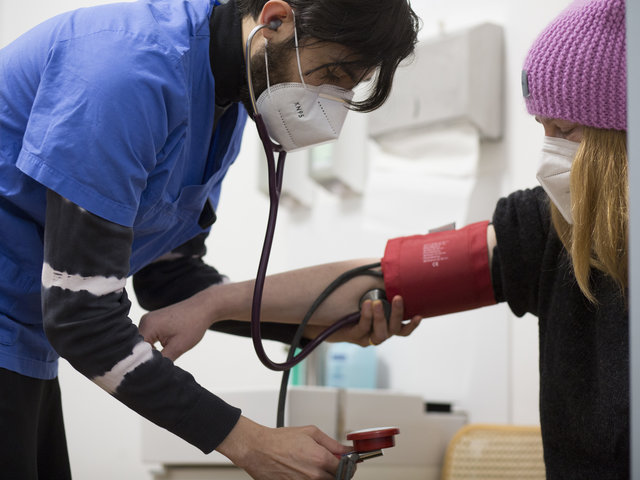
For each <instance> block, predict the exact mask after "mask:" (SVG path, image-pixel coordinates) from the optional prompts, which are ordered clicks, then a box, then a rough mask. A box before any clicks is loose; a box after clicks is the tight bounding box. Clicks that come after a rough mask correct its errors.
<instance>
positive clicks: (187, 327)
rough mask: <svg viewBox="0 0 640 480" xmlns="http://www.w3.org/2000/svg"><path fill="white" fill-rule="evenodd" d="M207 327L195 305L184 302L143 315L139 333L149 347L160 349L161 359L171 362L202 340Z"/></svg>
mask: <svg viewBox="0 0 640 480" xmlns="http://www.w3.org/2000/svg"><path fill="white" fill-rule="evenodd" d="M211 323H212V321H211V319H210V317H209V315H208V314H207V313H206V312H205V311H204V310H203V309H201V308H199V304H198V303H197V302H194V301H189V300H188V299H187V300H185V301H182V302H179V303H176V304H173V305H170V306H168V307H166V308H161V309H160V310H155V311H153V312H149V313H147V314H145V315H143V316H142V318H141V319H140V325H139V330H140V334H141V335H142V336H143V337H144V339H145V340H146V341H147V342H149V343H150V344H152V345H154V344H156V343H160V344H161V345H162V347H163V349H162V355H164V356H165V357H167V358H170V359H171V360H173V361H175V360H176V359H177V358H178V357H179V356H180V355H182V354H183V353H185V352H186V351H188V350H190V349H191V348H193V347H194V346H196V344H197V343H198V342H199V341H200V340H202V337H203V336H204V334H205V332H206V331H207V328H209V326H210V325H211Z"/></svg>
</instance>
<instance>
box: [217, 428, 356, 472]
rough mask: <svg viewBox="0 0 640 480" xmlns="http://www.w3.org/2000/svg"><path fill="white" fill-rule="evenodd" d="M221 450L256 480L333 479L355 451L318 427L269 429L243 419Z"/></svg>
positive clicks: (225, 440)
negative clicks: (341, 461) (343, 459)
mask: <svg viewBox="0 0 640 480" xmlns="http://www.w3.org/2000/svg"><path fill="white" fill-rule="evenodd" d="M217 450H218V451H219V452H220V453H222V454H223V455H225V456H226V457H228V458H229V459H230V460H231V461H232V462H233V463H235V464H236V465H237V466H239V467H241V468H243V469H244V470H245V471H246V472H247V473H248V474H249V475H251V477H252V478H254V479H256V480H332V479H333V478H335V474H336V470H337V469H338V463H339V460H338V458H339V457H340V456H341V455H343V454H345V453H348V452H350V451H352V450H353V448H349V447H346V446H344V445H342V444H340V443H339V442H337V441H336V440H334V439H332V438H330V437H328V436H327V435H326V434H324V433H323V432H322V431H320V430H319V429H318V428H317V427H313V426H307V427H286V428H268V427H264V426H262V425H259V424H257V423H255V422H252V421H251V420H249V419H248V418H246V417H240V420H238V423H237V424H236V426H235V427H234V428H233V430H231V433H229V435H228V436H227V438H225V439H224V441H223V442H222V443H221V444H220V445H219V446H218V448H217Z"/></svg>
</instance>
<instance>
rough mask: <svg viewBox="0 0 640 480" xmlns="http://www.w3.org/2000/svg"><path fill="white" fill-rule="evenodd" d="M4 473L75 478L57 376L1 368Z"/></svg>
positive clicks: (23, 479)
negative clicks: (29, 374) (43, 376)
mask: <svg viewBox="0 0 640 480" xmlns="http://www.w3.org/2000/svg"><path fill="white" fill-rule="evenodd" d="M0 477H2V478H3V479H7V480H69V479H70V478H71V468H70V466H69V454H68V452H67V439H66V436H65V432H64V422H63V419H62V402H61V398H60V384H59V383H58V379H57V378H55V379H53V380H39V379H37V378H31V377H25V376H24V375H20V374H18V373H15V372H12V371H10V370H6V369H4V368H0Z"/></svg>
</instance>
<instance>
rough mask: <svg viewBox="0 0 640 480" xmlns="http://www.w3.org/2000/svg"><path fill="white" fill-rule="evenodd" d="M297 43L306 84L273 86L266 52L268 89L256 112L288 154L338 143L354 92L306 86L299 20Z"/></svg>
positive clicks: (321, 86)
mask: <svg viewBox="0 0 640 480" xmlns="http://www.w3.org/2000/svg"><path fill="white" fill-rule="evenodd" d="M294 41H295V48H296V58H297V61H298V73H299V74H300V80H301V82H302V83H295V82H291V83H278V84H276V85H273V86H271V85H269V64H268V62H267V49H266V48H265V52H264V60H265V64H266V70H267V89H266V90H265V91H264V92H262V94H261V95H260V97H258V100H257V101H256V108H257V110H258V112H259V113H260V115H261V116H262V119H263V120H264V123H265V125H266V127H267V131H268V132H269V136H270V137H271V138H273V139H274V140H275V141H276V142H278V143H279V144H280V145H282V147H283V148H284V150H285V151H287V152H293V151H295V150H299V149H302V148H306V147H310V146H312V145H319V144H321V143H326V142H330V141H333V140H336V139H337V138H338V136H339V135H340V130H342V125H343V124H344V120H345V118H346V116H347V113H348V112H349V109H348V108H347V105H348V102H349V101H350V100H351V99H352V98H353V91H352V90H346V89H344V88H340V87H337V86H335V85H320V86H312V85H306V84H305V83H304V78H303V75H302V67H301V66H300V52H299V49H298V35H297V33H296V30H295V17H294Z"/></svg>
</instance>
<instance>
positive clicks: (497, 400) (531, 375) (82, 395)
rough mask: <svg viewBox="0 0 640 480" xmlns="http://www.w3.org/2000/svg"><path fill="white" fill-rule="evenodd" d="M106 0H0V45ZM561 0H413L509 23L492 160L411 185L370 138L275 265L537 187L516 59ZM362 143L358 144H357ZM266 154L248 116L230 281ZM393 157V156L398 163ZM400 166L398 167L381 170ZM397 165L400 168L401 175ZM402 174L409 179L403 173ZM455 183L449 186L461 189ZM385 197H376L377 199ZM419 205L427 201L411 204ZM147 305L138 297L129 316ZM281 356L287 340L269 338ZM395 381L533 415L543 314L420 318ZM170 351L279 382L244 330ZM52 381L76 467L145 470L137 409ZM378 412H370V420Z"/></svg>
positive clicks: (392, 355) (193, 362)
mask: <svg viewBox="0 0 640 480" xmlns="http://www.w3.org/2000/svg"><path fill="white" fill-rule="evenodd" d="M98 3H106V2H104V1H97V0H64V1H60V0H59V1H56V2H51V1H47V0H21V1H20V2H18V1H15V0H0V46H2V45H5V44H6V43H8V42H10V41H11V40H12V39H13V38H15V37H16V36H18V35H19V34H20V33H22V32H23V31H25V30H26V29H28V28H29V27H30V26H32V25H35V24H37V23H38V22H40V21H41V20H43V19H45V18H47V17H49V16H51V15H53V14H55V13H58V12H61V11H65V10H68V9H71V8H76V7H79V6H88V5H93V4H98ZM567 3H568V0H561V1H560V2H558V1H555V0H536V1H534V0H527V1H524V0H523V1H518V2H513V1H510V0H482V1H478V0H447V1H446V2H445V1H444V0H414V1H413V6H414V8H415V9H416V11H417V13H418V14H419V15H420V16H421V18H422V19H423V22H424V28H423V31H422V34H421V38H427V37H430V36H432V35H435V34H437V32H438V31H440V30H441V29H444V30H445V31H450V30H456V29H458V28H461V27H465V26H468V25H472V24H475V23H479V22H482V21H492V22H495V23H498V24H501V25H503V27H504V31H505V61H506V65H505V70H506V74H505V79H504V82H505V92H504V96H505V110H504V115H505V126H504V132H505V134H504V139H503V141H501V142H497V143H492V144H484V145H483V146H482V159H483V160H482V161H483V163H484V164H486V165H487V167H486V168H485V169H484V170H483V173H482V175H481V176H480V177H479V178H478V179H477V181H476V182H475V185H473V182H471V183H470V181H469V180H468V179H466V180H465V179H456V178H453V179H452V178H449V179H448V180H447V179H445V178H424V179H423V184H424V190H419V186H420V184H419V183H418V184H416V182H415V178H412V179H411V180H412V183H411V185H412V187H411V188H412V189H411V190H410V194H409V193H408V190H407V186H406V185H407V183H406V182H408V181H409V180H410V179H409V178H408V176H410V173H411V171H412V170H411V168H414V167H415V166H411V165H409V166H407V165H406V163H403V161H402V160H401V159H394V158H393V157H390V156H389V155H385V154H383V153H382V152H381V151H380V150H379V149H378V148H377V147H376V146H375V145H368V146H367V148H369V149H370V151H371V155H372V168H371V172H370V177H369V183H368V185H367V188H366V191H365V194H364V195H363V196H362V197H361V198H339V197H337V196H335V195H331V194H329V193H328V192H326V191H325V190H323V189H322V188H320V187H318V188H317V189H316V191H315V203H314V207H313V208H312V209H310V210H305V209H301V208H289V207H284V206H283V207H282V209H281V212H280V215H279V219H278V228H277V230H276V241H275V244H274V245H275V246H274V249H273V253H272V257H271V258H272V259H271V263H270V268H269V272H270V273H274V272H277V271H282V270H287V269H291V268H297V267H300V266H304V265H311V264H316V263H321V262H327V261H335V260H339V259H344V258H352V257H361V256H362V257H368V256H374V257H379V256H381V255H382V253H383V250H384V245H385V242H386V239H388V238H391V237H394V236H399V235H405V234H412V233H421V232H425V231H426V230H428V229H429V228H432V227H434V226H438V225H441V224H443V223H448V222H449V221H456V222H457V223H458V225H464V224H466V223H469V222H472V221H476V220H480V219H484V218H490V216H491V213H492V211H493V208H494V205H495V201H496V200H497V199H498V198H499V197H500V196H501V195H504V194H507V193H509V192H510V191H512V190H514V189H516V188H521V187H526V186H532V185H535V176H534V172H535V165H536V161H537V152H538V150H539V146H540V141H541V138H542V131H541V129H540V128H539V126H538V125H537V124H536V123H535V121H534V120H533V119H531V118H530V117H529V116H528V115H527V114H526V111H525V108H524V104H523V101H522V99H521V93H520V70H521V65H522V62H523V60H524V56H525V54H526V52H527V49H528V47H529V45H530V43H531V42H532V41H533V39H534V38H535V36H536V34H537V33H538V32H539V31H540V29H541V28H543V27H544V25H545V24H546V23H547V22H548V21H549V20H550V19H551V18H552V17H553V16H554V15H555V14H556V13H557V12H558V11H560V9H561V8H562V7H563V6H564V5H566V4H567ZM363 148H364V147H363ZM259 161H260V157H259V155H258V147H257V140H256V135H255V133H254V129H253V126H252V125H251V124H249V125H248V128H247V130H246V133H245V144H244V146H243V149H242V152H241V154H240V158H239V159H238V160H237V162H236V165H234V166H233V167H232V169H231V171H230V173H229V177H228V179H227V181H226V183H225V186H224V188H223V192H222V199H221V203H220V207H219V209H218V222H217V223H216V224H215V226H214V228H213V233H212V236H211V238H210V241H209V244H208V248H209V253H208V260H209V261H210V262H211V263H212V264H213V265H215V266H216V267H218V268H219V269H220V270H221V271H223V272H225V273H227V274H229V275H230V276H231V277H232V278H233V279H234V280H242V279H246V278H252V277H253V276H254V275H255V272H256V268H257V261H258V256H259V252H260V248H261V245H262V239H263V235H264V228H265V223H266V218H267V208H268V200H267V198H266V197H265V196H264V195H263V194H262V193H260V192H259V191H258V190H257V188H256V185H257V184H258V174H259V173H260V172H261V170H260V169H259ZM394 162H395V163H394ZM394 165H395V166H399V165H404V166H405V167H406V168H405V169H404V170H402V171H400V170H396V173H397V174H394V175H389V174H388V172H389V171H388V170H387V169H389V168H391V169H392V170H391V171H393V169H394V168H395V167H394ZM398 172H400V173H398ZM402 172H404V175H405V177H403V176H402V175H403V174H402ZM447 181H448V182H450V185H453V186H454V187H456V186H457V187H460V186H463V187H464V188H462V191H465V190H464V189H465V188H470V187H474V186H475V190H474V193H473V196H471V194H469V195H470V196H468V197H465V198H464V199H463V201H462V202H461V201H460V198H459V197H456V198H454V197H450V198H448V199H447V198H446V197H447V194H446V193H443V192H442V185H444V184H445V183H446V182H447ZM457 191H458V190H455V192H457ZM382 195H384V197H383V198H384V207H380V205H381V202H379V201H377V199H378V198H379V197H381V196H382ZM416 205H420V206H421V207H420V208H419V209H418V208H416ZM140 314H141V311H140V309H139V308H138V307H134V310H133V312H132V317H133V318H134V320H137V319H138V318H139V316H140ZM268 351H269V353H270V355H273V356H274V357H275V358H283V356H284V350H283V347H281V346H280V345H277V344H271V345H269V348H268ZM378 353H379V355H380V358H381V359H382V361H383V362H384V364H385V368H386V370H387V373H388V378H389V380H388V384H389V386H390V387H391V388H393V389H396V390H400V391H405V392H409V393H418V394H420V395H422V396H423V397H424V398H425V399H428V400H446V401H452V402H454V403H455V405H456V407H458V408H461V409H465V410H467V411H468V412H469V413H470V416H471V419H472V421H483V422H514V423H536V422H537V421H538V416H537V391H538V387H537V378H538V373H537V322H536V319H535V318H533V317H525V318H522V319H517V318H515V317H513V315H511V314H510V313H509V311H508V310H507V308H506V307H505V306H504V305H502V306H495V307H488V308H485V309H482V310H479V311H475V312H468V313H464V314H456V315H450V316H446V317H441V318H434V319H426V320H424V321H423V324H422V325H421V327H420V328H419V329H418V330H417V331H416V332H415V333H414V334H413V335H412V336H411V337H410V338H408V339H395V340H392V341H389V342H387V343H386V344H385V345H383V346H381V347H380V348H379V349H378ZM178 363H179V364H180V365H181V366H182V367H184V368H187V369H188V370H190V371H192V373H194V374H195V376H196V378H197V379H198V380H199V381H200V382H201V383H202V384H203V385H205V386H206V387H207V388H210V389H211V390H212V391H214V392H215V391H216V389H221V388H228V387H229V388H233V387H240V386H243V387H244V386H248V385H249V386H277V385H278V383H279V378H280V376H279V374H276V373H273V372H271V371H269V370H267V369H265V368H264V367H263V366H262V365H261V364H260V363H259V361H258V360H257V357H256V356H255V354H254V353H253V350H252V347H251V344H250V342H249V341H248V340H247V339H240V338H234V337H229V336H224V335H213V334H211V335H207V338H205V339H204V340H203V342H202V343H201V344H200V345H199V346H198V347H197V348H196V349H195V350H194V351H192V352H189V353H187V354H185V355H184V356H183V357H182V358H181V359H180V360H179V361H178ZM60 379H61V383H62V389H63V402H64V410H65V419H66V424H67V434H68V441H69V447H70V452H71V453H70V454H71V462H72V469H73V473H74V476H75V478H79V479H83V478H92V479H96V480H101V479H105V480H106V479H112V478H121V479H145V478H150V476H149V475H148V472H147V467H146V466H145V465H143V464H142V463H141V462H140V460H139V458H140V442H139V420H138V418H137V416H136V415H135V414H133V413H132V412H130V411H129V410H128V409H126V408H125V407H123V406H121V405H120V404H118V402H116V401H115V400H113V399H112V398H111V397H109V396H108V395H105V394H104V393H103V392H102V391H101V390H100V389H99V388H98V387H96V386H94V385H93V384H92V383H91V382H88V381H87V380H85V379H84V378H83V377H81V376H80V375H78V374H77V373H76V372H75V371H74V370H73V369H71V368H70V367H69V366H68V364H66V363H65V362H64V361H63V362H61V370H60ZM372 421H375V420H372Z"/></svg>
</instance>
